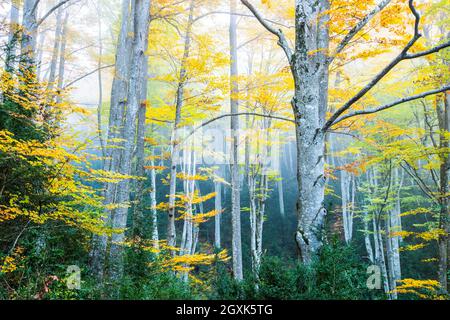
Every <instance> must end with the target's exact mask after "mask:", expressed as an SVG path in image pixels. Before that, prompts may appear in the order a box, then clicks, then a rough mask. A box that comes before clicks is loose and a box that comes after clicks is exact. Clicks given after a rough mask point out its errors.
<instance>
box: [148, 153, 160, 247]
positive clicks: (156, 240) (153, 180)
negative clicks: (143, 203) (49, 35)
mask: <svg viewBox="0 0 450 320" xmlns="http://www.w3.org/2000/svg"><path fill="white" fill-rule="evenodd" d="M153 156H154V151H152V157H153ZM151 166H152V169H151V171H150V180H151V191H150V201H151V207H152V241H153V248H154V249H155V251H156V252H158V251H159V232H158V211H157V209H156V169H155V168H154V167H155V160H154V159H152V160H151Z"/></svg>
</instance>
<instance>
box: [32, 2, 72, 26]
mask: <svg viewBox="0 0 450 320" xmlns="http://www.w3.org/2000/svg"><path fill="white" fill-rule="evenodd" d="M69 1H71V0H62V1H61V2H59V3H58V4H56V5H54V6H53V7H52V8H51V9H50V10H48V11H47V13H46V14H45V15H44V16H43V17H42V18H41V19H40V20H39V21H38V23H37V26H38V27H39V26H40V25H41V24H42V23H43V22H44V21H45V20H46V19H47V18H48V17H49V16H50V15H51V14H52V13H53V12H54V11H55V10H56V9H58V8H59V7H61V6H63V5H65V4H66V3H67V2H69Z"/></svg>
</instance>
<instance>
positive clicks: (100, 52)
mask: <svg viewBox="0 0 450 320" xmlns="http://www.w3.org/2000/svg"><path fill="white" fill-rule="evenodd" d="M97 14H98V16H99V21H98V61H97V67H98V73H97V80H98V106H97V131H98V139H99V142H100V151H101V153H102V157H103V160H102V163H103V167H104V165H105V160H106V159H105V158H106V149H105V140H104V139H103V128H102V112H103V77H102V68H101V67H102V64H103V61H102V60H103V28H102V10H101V6H97Z"/></svg>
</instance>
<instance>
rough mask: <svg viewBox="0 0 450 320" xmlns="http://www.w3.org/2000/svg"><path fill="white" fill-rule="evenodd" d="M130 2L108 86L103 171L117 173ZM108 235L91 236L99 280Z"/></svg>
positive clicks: (108, 200) (110, 193) (110, 198)
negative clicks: (108, 101)
mask: <svg viewBox="0 0 450 320" xmlns="http://www.w3.org/2000/svg"><path fill="white" fill-rule="evenodd" d="M130 16H131V14H130V1H129V0H123V1H122V22H121V27H120V32H119V38H118V41H117V52H116V62H115V73H114V78H113V83H112V89H111V104H110V112H109V123H108V133H107V148H106V160H105V161H104V167H103V170H105V171H111V172H118V167H119V161H120V148H121V147H122V142H119V141H118V139H120V138H121V137H122V136H123V135H122V128H123V123H122V121H123V110H124V109H125V103H126V101H127V95H128V81H127V79H129V66H130V57H131V55H130V54H129V53H130V51H131V45H132V39H131V32H130ZM116 190H117V185H116V184H114V183H105V191H104V197H105V200H104V205H105V206H108V205H114V204H115V203H117V201H116ZM113 215H114V210H113V209H112V210H109V209H107V208H106V209H105V218H104V221H105V223H106V224H108V225H109V224H110V223H111V220H112V216H113ZM107 244H108V238H107V236H106V235H101V236H97V235H94V237H93V247H92V251H91V270H92V273H93V274H94V275H95V276H96V277H97V278H98V279H102V278H103V275H104V271H105V257H106V256H108V253H107V252H106V251H107Z"/></svg>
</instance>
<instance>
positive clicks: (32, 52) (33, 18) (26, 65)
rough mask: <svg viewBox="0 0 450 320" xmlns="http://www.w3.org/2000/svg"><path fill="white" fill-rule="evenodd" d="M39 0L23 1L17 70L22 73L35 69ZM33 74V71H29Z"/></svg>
mask: <svg viewBox="0 0 450 320" xmlns="http://www.w3.org/2000/svg"><path fill="white" fill-rule="evenodd" d="M38 6H39V0H24V3H23V17H22V28H23V30H22V41H21V47H20V64H19V68H20V69H21V70H22V72H24V71H25V70H30V69H32V68H34V67H35V63H36V37H37V28H38V25H37V11H38ZM31 71H32V72H34V70H31Z"/></svg>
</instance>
